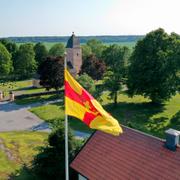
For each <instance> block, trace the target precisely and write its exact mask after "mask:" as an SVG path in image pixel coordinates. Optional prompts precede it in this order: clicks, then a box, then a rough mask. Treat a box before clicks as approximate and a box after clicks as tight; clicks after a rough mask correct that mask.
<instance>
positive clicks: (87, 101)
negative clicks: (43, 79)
mask: <svg viewBox="0 0 180 180" xmlns="http://www.w3.org/2000/svg"><path fill="white" fill-rule="evenodd" d="M65 114H66V115H70V116H74V117H76V118H78V119H80V120H81V121H83V122H84V123H85V124H86V125H88V126H89V127H90V128H92V129H97V130H101V131H103V132H106V133H109V134H112V135H115V136H118V135H119V134H120V133H122V128H121V127H120V125H119V123H118V121H117V120H116V119H114V118H113V117H112V116H111V115H110V114H109V113H107V112H106V111H105V110H104V109H103V107H102V106H101V105H100V104H99V103H98V102H97V101H96V100H95V99H94V98H93V97H92V96H91V95H90V94H89V93H88V92H87V91H86V90H85V89H84V88H83V87H82V86H81V85H80V84H79V83H78V82H77V81H76V80H75V79H74V78H73V77H72V76H71V74H70V73H69V72H68V71H67V69H65Z"/></svg>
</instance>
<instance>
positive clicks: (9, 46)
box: [0, 39, 18, 60]
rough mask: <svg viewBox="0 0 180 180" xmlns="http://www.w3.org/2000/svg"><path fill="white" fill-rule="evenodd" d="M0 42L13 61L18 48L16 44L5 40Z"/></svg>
mask: <svg viewBox="0 0 180 180" xmlns="http://www.w3.org/2000/svg"><path fill="white" fill-rule="evenodd" d="M0 42H1V43H2V44H3V45H4V46H5V47H6V49H7V50H8V52H9V53H10V54H11V56H12V60H14V56H15V53H16V52H17V50H18V47H17V45H16V43H14V42H11V41H9V40H7V39H1V40H0Z"/></svg>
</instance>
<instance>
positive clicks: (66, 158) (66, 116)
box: [64, 53, 69, 180]
mask: <svg viewBox="0 0 180 180" xmlns="http://www.w3.org/2000/svg"><path fill="white" fill-rule="evenodd" d="M66 68H67V59H66V53H64V70H65V69H66ZM64 78H65V77H64ZM64 96H65V95H64ZM65 101H66V100H65V99H64V102H65ZM65 104H66V103H65ZM65 108H66V106H65ZM64 123H65V176H66V180H69V157H68V115H67V114H66V113H65V122H64Z"/></svg>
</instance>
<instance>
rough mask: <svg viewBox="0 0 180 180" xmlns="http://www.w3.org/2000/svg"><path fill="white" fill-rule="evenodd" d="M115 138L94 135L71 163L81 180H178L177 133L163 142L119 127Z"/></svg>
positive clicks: (169, 134) (169, 133)
mask: <svg viewBox="0 0 180 180" xmlns="http://www.w3.org/2000/svg"><path fill="white" fill-rule="evenodd" d="M123 130H124V133H123V134H122V135H120V136H118V137H115V136H112V135H109V134H106V133H103V132H100V131H96V132H95V133H94V134H93V135H92V136H91V137H90V139H89V140H88V142H87V143H86V144H85V145H84V147H83V148H82V149H81V150H80V152H79V153H78V154H77V156H76V157H75V159H74V160H73V161H72V163H71V165H70V166H71V168H73V169H74V170H75V171H76V172H77V173H78V174H79V179H81V180H86V179H90V180H95V179H97V180H180V146H179V134H180V133H179V132H178V131H176V130H173V129H169V130H167V131H166V140H162V139H159V138H156V137H154V136H151V135H148V134H145V133H142V132H140V131H137V130H134V129H131V128H128V127H123Z"/></svg>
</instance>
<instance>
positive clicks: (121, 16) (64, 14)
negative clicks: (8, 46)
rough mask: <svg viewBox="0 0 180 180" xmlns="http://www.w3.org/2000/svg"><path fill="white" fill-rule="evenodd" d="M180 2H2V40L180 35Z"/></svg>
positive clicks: (168, 0) (5, 0)
mask: <svg viewBox="0 0 180 180" xmlns="http://www.w3.org/2000/svg"><path fill="white" fill-rule="evenodd" d="M179 7H180V1H179V0H0V37H7V36H53V35H55V36H63V35H70V34H71V33H72V31H74V32H75V33H76V34H77V35H128V34H146V33H147V32H149V31H151V30H153V29H156V28H158V27H162V28H164V29H165V30H166V31H167V32H168V33H170V32H172V31H174V32H176V33H179V34H180V21H179Z"/></svg>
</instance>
